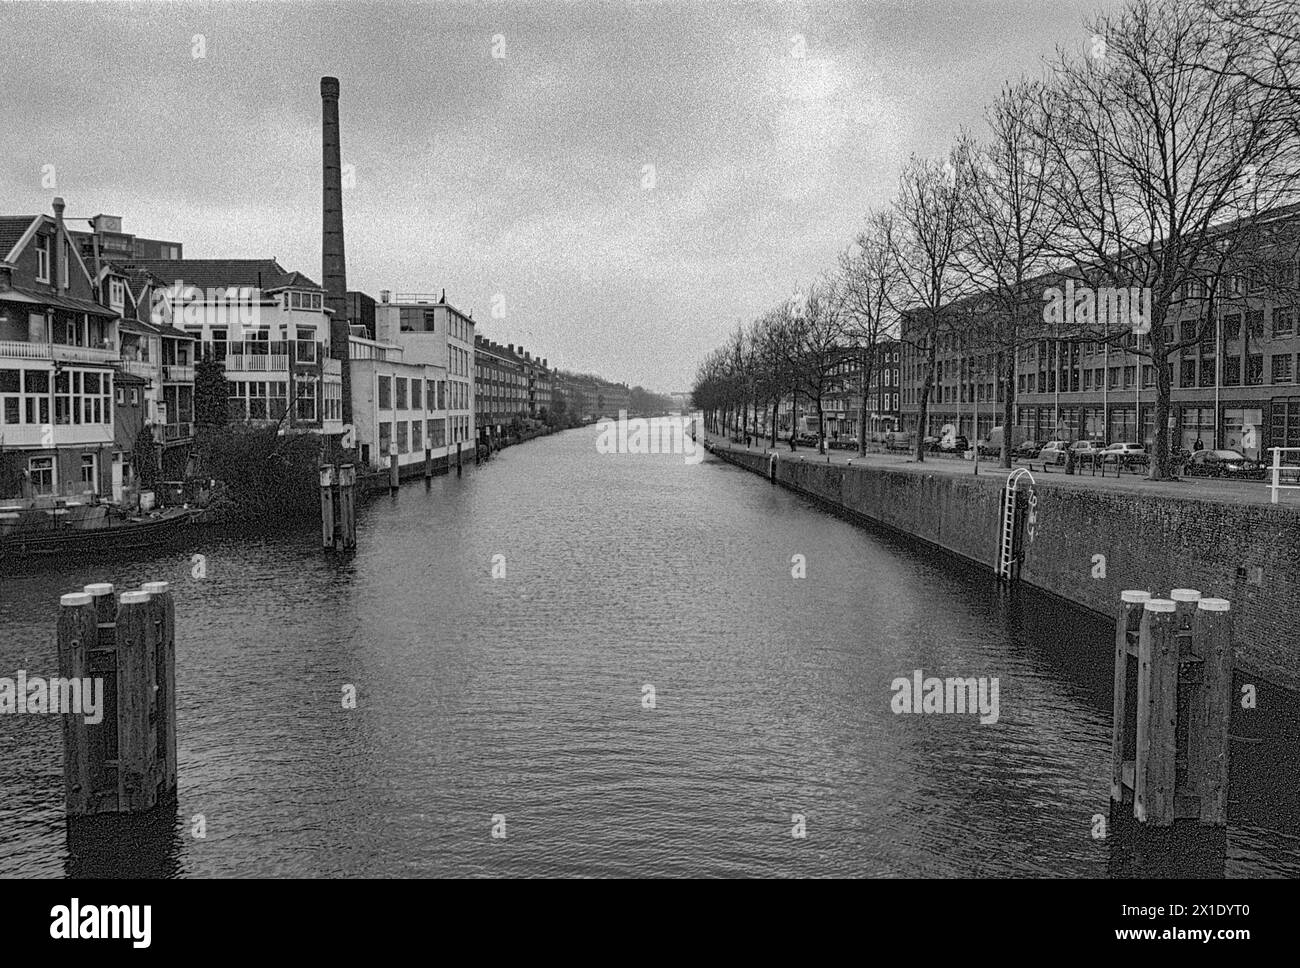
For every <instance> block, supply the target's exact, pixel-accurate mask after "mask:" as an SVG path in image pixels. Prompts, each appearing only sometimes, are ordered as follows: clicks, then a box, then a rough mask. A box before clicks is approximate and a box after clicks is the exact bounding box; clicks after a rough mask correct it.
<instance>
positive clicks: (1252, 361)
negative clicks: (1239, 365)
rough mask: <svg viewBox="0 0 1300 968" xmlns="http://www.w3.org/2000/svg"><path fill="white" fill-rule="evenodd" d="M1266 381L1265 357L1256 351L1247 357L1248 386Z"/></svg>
mask: <svg viewBox="0 0 1300 968" xmlns="http://www.w3.org/2000/svg"><path fill="white" fill-rule="evenodd" d="M1263 382H1264V357H1263V355H1262V354H1259V353H1256V354H1252V355H1250V356H1248V357H1246V386H1251V387H1255V386H1259V385H1260V384H1261V383H1263Z"/></svg>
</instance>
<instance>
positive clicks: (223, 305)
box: [125, 259, 343, 435]
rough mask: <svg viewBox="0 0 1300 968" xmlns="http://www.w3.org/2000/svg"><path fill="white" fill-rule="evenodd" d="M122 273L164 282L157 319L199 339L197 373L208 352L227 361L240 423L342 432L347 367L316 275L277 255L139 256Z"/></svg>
mask: <svg viewBox="0 0 1300 968" xmlns="http://www.w3.org/2000/svg"><path fill="white" fill-rule="evenodd" d="M125 269H126V271H131V270H142V271H145V272H148V273H149V274H151V275H152V276H153V277H155V278H156V279H160V280H164V281H166V283H167V285H166V287H165V288H164V289H162V290H161V291H157V292H156V293H155V299H154V303H155V305H154V307H153V309H154V319H153V320H152V322H154V323H155V324H157V325H159V326H171V327H175V328H177V329H179V330H181V331H183V332H184V333H187V334H189V335H190V336H192V337H193V338H194V339H195V341H196V345H195V348H194V354H193V356H192V357H191V359H190V362H189V363H188V364H186V366H188V367H190V368H191V369H192V367H193V362H194V359H195V358H198V359H202V358H204V357H205V356H207V355H211V357H212V358H213V359H215V360H218V361H220V362H221V363H222V364H223V366H224V368H225V375H226V380H227V381H228V383H229V393H230V397H229V408H230V419H231V420H232V421H233V422H236V423H245V422H246V423H251V424H254V425H260V426H279V427H282V428H284V429H286V430H295V431H314V432H317V433H321V434H325V435H333V434H339V433H342V431H343V406H342V405H343V379H342V367H341V363H340V361H339V360H337V359H333V358H332V357H331V356H330V313H329V310H327V309H326V308H325V305H324V290H323V289H322V288H321V287H320V286H319V285H317V284H316V283H315V282H313V281H312V280H311V279H310V278H308V277H307V276H305V275H304V274H302V273H301V272H290V271H288V270H286V269H285V268H284V267H282V266H281V265H280V264H279V263H278V262H276V260H274V259H183V260H177V261H173V260H141V261H138V262H137V263H135V264H134V265H132V266H128V267H125ZM164 350H165V347H164ZM167 365H173V364H167V363H166V361H165V360H164V366H167ZM174 365H177V366H179V365H181V364H179V363H176V364H174ZM191 378H192V377H191Z"/></svg>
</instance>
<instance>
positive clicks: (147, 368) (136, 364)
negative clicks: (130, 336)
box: [117, 360, 157, 381]
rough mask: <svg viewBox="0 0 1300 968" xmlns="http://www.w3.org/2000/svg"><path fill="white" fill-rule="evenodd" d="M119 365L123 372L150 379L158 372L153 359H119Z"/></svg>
mask: <svg viewBox="0 0 1300 968" xmlns="http://www.w3.org/2000/svg"><path fill="white" fill-rule="evenodd" d="M117 365H118V367H119V368H120V369H121V371H122V372H123V373H130V374H131V375H132V376H138V377H141V378H142V379H145V380H150V381H152V380H153V378H154V374H155V373H156V372H157V367H156V364H154V363H153V362H152V361H151V360H119V361H118V364H117Z"/></svg>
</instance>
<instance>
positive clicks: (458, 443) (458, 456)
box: [456, 440, 464, 477]
mask: <svg viewBox="0 0 1300 968" xmlns="http://www.w3.org/2000/svg"><path fill="white" fill-rule="evenodd" d="M462 443H464V441H460V440H458V441H456V476H457V477H460V465H461V456H460V447H461V444H462Z"/></svg>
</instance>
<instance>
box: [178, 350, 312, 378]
mask: <svg viewBox="0 0 1300 968" xmlns="http://www.w3.org/2000/svg"><path fill="white" fill-rule="evenodd" d="M288 370H289V354H288V353H258V354H249V353H229V354H227V355H226V372H227V373H287V372H288ZM191 379H192V377H191Z"/></svg>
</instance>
